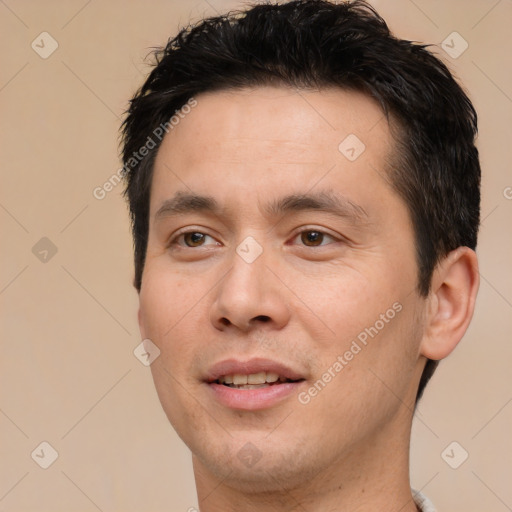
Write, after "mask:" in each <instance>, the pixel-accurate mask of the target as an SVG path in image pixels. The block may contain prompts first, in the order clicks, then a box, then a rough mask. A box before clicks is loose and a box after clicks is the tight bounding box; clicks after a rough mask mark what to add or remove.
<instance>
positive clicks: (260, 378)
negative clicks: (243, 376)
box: [247, 372, 267, 384]
mask: <svg viewBox="0 0 512 512" xmlns="http://www.w3.org/2000/svg"><path fill="white" fill-rule="evenodd" d="M266 377H267V374H266V373H265V372H260V373H251V375H247V384H265V379H266Z"/></svg>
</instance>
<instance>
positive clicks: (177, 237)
mask: <svg viewBox="0 0 512 512" xmlns="http://www.w3.org/2000/svg"><path fill="white" fill-rule="evenodd" d="M194 233H197V234H200V235H204V236H206V237H210V238H211V239H213V240H215V238H214V237H213V236H211V235H208V234H207V233H204V232H203V231H201V230H199V229H189V230H187V231H182V232H179V233H177V234H176V235H174V236H173V237H171V239H170V240H169V243H168V248H171V247H172V246H178V247H180V248H182V249H195V248H199V247H205V245H198V246H196V247H192V246H187V245H181V244H179V240H180V239H181V238H182V237H184V236H186V235H190V234H194ZM304 233H320V234H321V235H322V236H323V237H328V238H330V239H331V240H333V242H330V243H327V244H321V245H316V246H315V245H313V246H308V245H305V244H304V245H302V247H306V248H318V247H325V246H326V245H330V244H332V243H335V242H341V241H343V239H342V238H341V237H336V236H334V235H331V234H330V233H328V232H326V231H324V230H321V229H316V228H307V229H301V230H300V231H298V232H296V233H295V234H294V235H293V236H292V237H291V238H290V240H292V241H293V240H295V239H297V237H299V236H301V235H303V234H304Z"/></svg>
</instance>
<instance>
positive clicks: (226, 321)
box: [220, 317, 231, 326]
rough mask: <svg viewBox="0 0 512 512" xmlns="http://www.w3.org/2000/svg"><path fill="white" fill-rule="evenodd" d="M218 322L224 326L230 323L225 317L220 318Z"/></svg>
mask: <svg viewBox="0 0 512 512" xmlns="http://www.w3.org/2000/svg"><path fill="white" fill-rule="evenodd" d="M220 323H221V324H222V325H225V326H228V325H231V322H230V321H229V320H228V319H227V318H224V317H223V318H221V319H220Z"/></svg>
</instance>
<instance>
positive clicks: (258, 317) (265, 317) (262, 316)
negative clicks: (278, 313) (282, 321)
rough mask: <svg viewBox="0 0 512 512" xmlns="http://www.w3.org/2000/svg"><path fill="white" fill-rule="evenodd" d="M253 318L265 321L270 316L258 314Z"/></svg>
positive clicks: (267, 320) (268, 320)
mask: <svg viewBox="0 0 512 512" xmlns="http://www.w3.org/2000/svg"><path fill="white" fill-rule="evenodd" d="M254 320H258V321H259V322H264V323H267V322H270V317H269V316H266V315H258V316H256V317H254Z"/></svg>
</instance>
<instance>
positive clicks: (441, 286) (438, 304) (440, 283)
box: [420, 247, 480, 360]
mask: <svg viewBox="0 0 512 512" xmlns="http://www.w3.org/2000/svg"><path fill="white" fill-rule="evenodd" d="M479 282H480V279H479V273H478V261H477V257H476V254H475V252H474V251H473V250H471V249H470V248H469V247H459V248H457V249H455V250H454V251H452V252H450V253H449V254H448V255H447V256H446V257H445V258H443V260H442V261H441V262H440V263H439V264H438V265H437V267H436V269H435V270H434V273H433V276H432V286H431V291H430V294H429V297H428V302H429V309H428V312H427V319H426V325H425V333H424V336H423V340H422V342H421V346H420V352H421V354H422V355H423V356H425V357H427V358H429V359H434V360H439V359H443V358H445V357H447V356H448V355H449V354H450V353H451V352H452V351H453V349H454V348H455V347H456V346H457V344H458V343H459V341H460V340H461V339H462V336H463V335H464V333H465V332H466V329H467V328H468V325H469V322H470V321H471V318H472V316H473V312H474V309H475V300H476V295H477V292H478V286H479Z"/></svg>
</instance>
